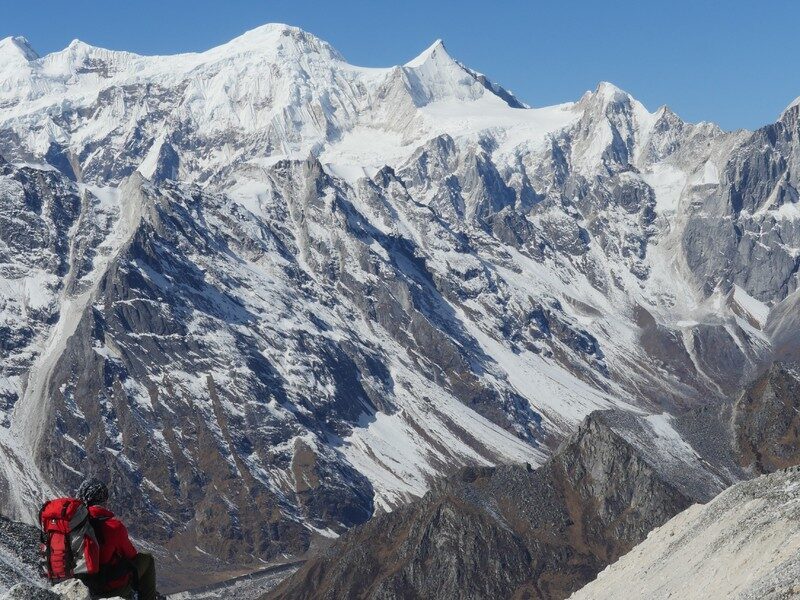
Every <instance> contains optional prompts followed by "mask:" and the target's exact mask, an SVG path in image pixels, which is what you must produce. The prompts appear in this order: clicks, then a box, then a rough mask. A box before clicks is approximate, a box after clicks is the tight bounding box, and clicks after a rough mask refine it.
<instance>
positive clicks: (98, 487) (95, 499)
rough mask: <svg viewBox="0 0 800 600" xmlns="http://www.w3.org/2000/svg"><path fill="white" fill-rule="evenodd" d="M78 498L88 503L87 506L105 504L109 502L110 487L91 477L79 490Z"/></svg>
mask: <svg viewBox="0 0 800 600" xmlns="http://www.w3.org/2000/svg"><path fill="white" fill-rule="evenodd" d="M78 498H80V499H81V500H83V501H84V502H86V504H87V506H94V505H95V504H103V503H104V502H105V501H106V500H108V486H107V485H106V484H105V483H103V482H102V481H100V480H99V479H96V478H94V477H91V478H90V479H87V480H86V481H84V482H83V483H82V484H81V487H79V488H78Z"/></svg>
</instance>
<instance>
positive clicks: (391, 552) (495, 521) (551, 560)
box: [268, 413, 691, 599]
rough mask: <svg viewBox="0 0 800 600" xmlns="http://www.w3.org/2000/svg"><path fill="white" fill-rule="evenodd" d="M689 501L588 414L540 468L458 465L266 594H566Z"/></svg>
mask: <svg viewBox="0 0 800 600" xmlns="http://www.w3.org/2000/svg"><path fill="white" fill-rule="evenodd" d="M690 503H691V499H690V498H689V497H688V496H686V495H685V494H684V493H683V492H681V491H680V490H679V489H678V488H677V487H675V486H673V485H672V484H671V483H669V482H668V481H666V480H665V479H664V478H663V477H662V476H661V475H660V474H659V473H658V471H657V470H656V469H655V468H654V467H653V466H652V465H650V464H649V463H647V462H646V461H645V460H643V459H642V457H640V456H639V455H638V454H637V452H636V451H635V449H634V448H633V447H632V446H631V445H629V444H628V443H627V442H625V441H624V440H623V439H622V438H621V437H620V436H619V435H618V434H617V433H615V432H614V431H613V429H611V428H610V427H609V426H608V425H607V424H606V423H605V422H604V419H603V416H602V414H597V413H595V414H593V415H592V416H590V417H588V418H587V420H586V421H585V422H584V423H583V424H582V425H581V427H580V428H579V430H578V432H577V433H576V434H575V435H574V436H572V437H571V438H570V439H569V440H568V441H567V442H565V443H564V444H563V445H562V446H561V447H560V448H559V449H558V450H557V451H556V453H555V455H554V456H553V458H552V459H551V460H549V461H548V462H547V463H546V464H545V465H544V466H542V467H541V468H539V469H537V470H532V469H530V468H526V467H524V466H503V467H496V468H489V467H486V468H467V469H464V470H462V471H461V472H459V473H458V474H457V475H455V476H453V477H451V478H449V479H447V480H446V481H444V482H443V483H441V484H440V485H438V486H436V487H435V488H434V489H432V490H431V491H430V492H429V493H428V494H426V496H425V497H424V498H422V499H421V500H418V501H415V502H412V503H411V504H409V505H407V506H404V507H401V508H399V509H398V510H396V511H394V512H392V513H391V514H388V515H382V516H379V517H376V518H374V519H372V520H371V521H370V522H369V523H367V524H366V525H363V526H361V527H358V528H356V529H355V530H353V531H351V532H349V533H347V534H345V535H344V536H342V538H341V539H340V540H339V541H337V542H336V543H335V544H334V545H333V546H332V547H331V548H330V549H329V550H328V551H327V552H326V553H325V555H324V556H322V557H320V558H315V559H311V560H310V561H308V562H307V563H306V565H304V566H303V567H301V568H300V570H299V571H298V572H297V573H296V574H295V575H294V576H292V577H291V578H290V579H288V580H287V581H286V582H284V583H283V584H282V585H281V586H279V587H278V588H277V589H276V590H275V591H274V592H273V593H272V594H271V595H270V596H268V597H269V598H287V599H288V598H308V599H311V598H331V599H332V598H382V599H389V598H456V597H458V598H474V599H478V598H512V597H514V598H516V597H520V598H522V597H525V598H542V599H555V598H566V597H567V596H568V595H569V594H570V593H572V592H573V591H575V590H576V589H578V588H580V587H581V586H582V585H583V584H584V583H586V582H588V581H589V580H591V579H592V578H593V577H594V575H595V574H596V573H597V572H598V571H599V570H600V569H602V568H603V567H604V566H605V565H607V564H609V563H610V562H613V561H615V560H616V559H617V558H618V557H619V556H621V555H622V554H625V553H626V552H628V551H629V550H630V549H631V548H632V547H633V546H634V545H636V544H637V543H638V542H640V541H641V540H643V539H644V538H645V536H646V535H647V533H648V532H649V531H650V530H651V529H652V528H653V527H656V526H658V525H659V524H661V523H664V522H665V521H666V520H668V519H669V518H670V517H671V516H672V515H674V514H676V513H677V512H679V511H681V510H683V509H685V508H686V507H688V506H689V504H690Z"/></svg>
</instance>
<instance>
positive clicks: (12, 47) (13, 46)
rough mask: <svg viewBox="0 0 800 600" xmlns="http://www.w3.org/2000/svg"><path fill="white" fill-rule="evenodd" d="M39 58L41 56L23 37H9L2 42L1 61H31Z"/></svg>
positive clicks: (0, 46) (0, 47)
mask: <svg viewBox="0 0 800 600" xmlns="http://www.w3.org/2000/svg"><path fill="white" fill-rule="evenodd" d="M37 58H39V54H38V53H37V52H36V50H34V49H33V47H32V46H31V45H30V43H29V42H28V40H27V39H25V38H24V37H22V36H9V37H6V38H3V39H2V40H0V61H4V62H5V61H8V60H16V61H19V60H24V61H31V60H36V59H37Z"/></svg>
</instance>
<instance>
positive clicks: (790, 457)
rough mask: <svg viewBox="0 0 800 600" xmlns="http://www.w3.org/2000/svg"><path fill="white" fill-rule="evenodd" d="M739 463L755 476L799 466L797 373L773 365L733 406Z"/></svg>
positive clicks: (791, 367)
mask: <svg viewBox="0 0 800 600" xmlns="http://www.w3.org/2000/svg"><path fill="white" fill-rule="evenodd" d="M733 427H734V433H735V448H736V451H737V454H738V458H739V463H740V464H741V465H742V466H743V467H745V468H747V469H750V470H752V471H753V472H754V473H758V474H761V473H771V472H773V471H776V470H778V469H784V468H787V467H793V466H795V465H798V464H800V373H798V371H797V367H796V366H794V365H787V364H782V363H775V364H774V365H772V367H770V368H769V369H768V370H767V371H766V372H765V373H764V374H763V375H762V376H761V377H759V378H758V379H757V380H756V381H754V382H753V383H752V384H751V385H750V386H748V388H747V389H746V390H745V391H744V392H743V393H742V394H741V396H739V398H738V400H737V401H736V403H735V404H734V406H733Z"/></svg>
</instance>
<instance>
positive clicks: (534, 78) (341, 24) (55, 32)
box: [0, 0, 800, 129]
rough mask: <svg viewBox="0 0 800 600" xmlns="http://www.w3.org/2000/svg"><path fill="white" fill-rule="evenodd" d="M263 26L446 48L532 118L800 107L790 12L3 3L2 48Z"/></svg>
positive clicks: (183, 42) (392, 47)
mask: <svg viewBox="0 0 800 600" xmlns="http://www.w3.org/2000/svg"><path fill="white" fill-rule="evenodd" d="M267 22H283V23H289V24H292V25H297V26H299V27H302V28H303V29H306V30H308V31H310V32H312V33H314V34H316V35H318V36H319V37H321V38H323V39H325V40H327V41H329V42H330V43H331V44H333V46H335V47H336V48H337V49H338V50H339V51H340V52H341V53H342V54H343V55H344V56H345V57H346V58H347V59H348V61H349V62H352V63H354V64H360V65H364V66H388V65H392V64H398V63H402V62H405V61H407V60H409V59H411V58H413V57H414V56H415V55H416V54H418V53H419V52H420V51H422V50H423V49H424V48H426V47H427V46H428V45H429V44H430V43H431V42H433V41H434V40H435V39H437V38H442V39H444V41H445V44H446V46H447V48H448V50H449V52H450V53H451V54H452V55H453V56H454V57H456V58H458V59H459V60H461V61H462V62H464V63H466V64H467V65H469V66H470V67H472V68H473V69H476V70H479V71H482V72H484V73H485V74H486V75H488V76H489V77H490V78H491V79H493V80H495V81H497V82H499V83H501V84H502V85H504V86H505V87H507V88H509V89H511V90H513V91H514V92H515V93H516V94H517V95H518V96H519V97H520V98H522V99H523V100H524V101H526V102H528V103H529V104H532V105H534V106H542V105H547V104H554V103H558V102H564V101H568V100H575V99H577V98H578V97H579V96H580V95H581V94H582V93H583V92H584V91H585V90H587V89H590V88H594V87H595V86H596V84H597V83H598V82H599V81H602V80H605V81H611V82H612V83H615V84H616V85H618V86H619V87H621V88H623V89H625V90H627V91H629V92H630V93H631V94H633V95H634V96H635V97H637V98H638V99H639V100H641V101H642V102H643V103H644V104H645V105H646V106H647V107H648V108H650V109H651V110H653V109H655V108H657V107H658V106H660V105H661V104H667V105H669V106H670V107H672V108H673V110H675V111H676V112H677V113H678V114H679V115H681V116H682V117H683V118H684V119H686V120H689V121H700V120H711V121H715V122H717V123H719V124H720V125H721V126H722V127H724V128H726V129H736V128H739V127H746V128H755V127H758V126H760V125H763V124H765V123H768V122H771V121H773V120H774V119H775V118H776V117H777V116H778V114H780V112H781V111H782V110H783V108H785V107H786V106H787V105H788V104H789V103H790V102H791V101H792V100H794V98H796V97H797V96H800V68H798V67H799V65H800V61H799V60H798V55H800V51H798V47H797V35H796V34H797V25H798V23H800V2H798V1H789V0H761V1H755V0H750V1H742V0H728V1H724V2H723V1H719V2H712V1H704V0H695V1H693V2H687V1H683V0H663V1H658V2H655V1H645V0H640V1H638V2H630V1H627V0H622V1H614V0H610V1H605V2H604V1H596V2H590V1H578V0H573V1H569V0H555V1H553V0H550V1H547V2H539V1H529V2H522V1H518V2H511V1H502V0H499V1H495V2H475V1H472V0H461V1H458V2H455V1H454V2H450V1H447V2H444V1H440V2H425V1H421V0H406V1H405V2H366V1H364V2H356V1H338V2H337V1H328V2H303V1H301V0H294V1H284V0H275V1H255V0H251V1H243V0H227V1H224V2H223V1H219V2H210V1H207V0H192V1H188V0H159V1H154V0H126V1H121V0H107V1H105V2H100V1H89V0H71V1H69V2H65V1H63V0H57V1H56V0H44V1H42V0H40V1H36V2H7V3H4V6H3V8H2V11H0V37H5V36H6V35H24V36H25V37H27V38H28V39H29V40H30V42H31V44H32V45H33V46H34V48H36V49H37V50H38V51H39V52H40V53H41V54H44V53H47V52H51V51H53V50H58V49H61V48H63V47H64V46H66V45H67V44H68V43H69V42H70V41H71V40H72V39H73V38H79V39H81V40H83V41H85V42H87V43H90V44H94V45H97V46H104V47H108V48H114V49H125V50H132V51H134V52H139V53H142V54H165V53H174V52H180V51H193V50H203V49H206V48H209V47H212V46H214V45H217V44H220V43H222V42H225V41H227V40H229V39H230V38H233V37H235V36H237V35H239V34H240V33H242V32H244V31H246V30H248V29H252V28H253V27H256V26H258V25H261V24H263V23H267Z"/></svg>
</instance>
